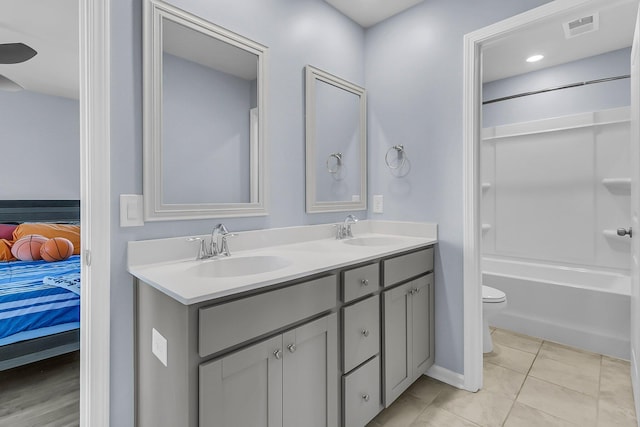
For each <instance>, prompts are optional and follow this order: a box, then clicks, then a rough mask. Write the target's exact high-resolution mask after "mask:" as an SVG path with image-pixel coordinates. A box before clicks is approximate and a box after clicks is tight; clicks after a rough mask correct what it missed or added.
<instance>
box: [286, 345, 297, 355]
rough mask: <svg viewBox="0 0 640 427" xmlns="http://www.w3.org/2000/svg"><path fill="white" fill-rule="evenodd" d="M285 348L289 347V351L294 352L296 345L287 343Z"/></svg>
mask: <svg viewBox="0 0 640 427" xmlns="http://www.w3.org/2000/svg"><path fill="white" fill-rule="evenodd" d="M287 348H288V349H289V353H295V351H296V345H295V344H289V345H288V346H287Z"/></svg>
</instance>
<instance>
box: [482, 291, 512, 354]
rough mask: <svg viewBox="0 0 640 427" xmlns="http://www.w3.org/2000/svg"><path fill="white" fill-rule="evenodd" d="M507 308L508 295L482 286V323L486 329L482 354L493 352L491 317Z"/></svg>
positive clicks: (483, 332) (484, 330)
mask: <svg viewBox="0 0 640 427" xmlns="http://www.w3.org/2000/svg"><path fill="white" fill-rule="evenodd" d="M506 307H507V295H506V294H505V293H504V292H502V291H501V290H499V289H496V288H492V287H491V286H484V285H483V286H482V321H483V322H484V329H483V331H482V334H483V339H482V341H483V342H482V352H483V353H491V352H492V351H493V341H492V340H491V331H490V330H489V317H491V316H493V315H494V314H495V313H497V312H499V311H500V310H504V309H505V308H506Z"/></svg>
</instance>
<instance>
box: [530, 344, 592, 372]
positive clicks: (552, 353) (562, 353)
mask: <svg viewBox="0 0 640 427" xmlns="http://www.w3.org/2000/svg"><path fill="white" fill-rule="evenodd" d="M538 355H540V356H545V357H548V358H549V359H553V360H557V361H558V362H564V363H568V364H573V365H576V364H580V365H581V366H596V365H600V360H601V359H602V356H601V355H599V354H596V353H591V352H589V351H585V350H580V349H578V348H575V347H569V346H566V345H562V344H557V343H554V342H549V341H544V342H543V343H542V346H541V347H540V351H539V352H538Z"/></svg>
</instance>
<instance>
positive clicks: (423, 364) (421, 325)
mask: <svg viewBox="0 0 640 427" xmlns="http://www.w3.org/2000/svg"><path fill="white" fill-rule="evenodd" d="M411 283H412V287H411V290H410V294H411V319H412V321H411V332H412V334H411V336H412V338H413V339H412V341H413V354H412V357H411V358H412V369H413V380H414V381H415V380H416V379H418V377H419V376H420V375H422V374H424V373H425V372H426V371H427V369H428V368H429V367H430V366H431V365H432V364H433V360H434V354H433V353H434V351H433V350H434V346H433V333H432V325H433V310H432V309H431V307H433V274H428V275H426V276H424V277H421V278H419V279H416V280H414V281H413V282H411Z"/></svg>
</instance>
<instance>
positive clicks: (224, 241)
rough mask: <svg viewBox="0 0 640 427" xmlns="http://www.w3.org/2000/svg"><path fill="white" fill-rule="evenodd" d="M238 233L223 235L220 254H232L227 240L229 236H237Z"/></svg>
mask: <svg viewBox="0 0 640 427" xmlns="http://www.w3.org/2000/svg"><path fill="white" fill-rule="evenodd" d="M235 236H237V234H236V233H226V234H223V235H222V243H221V245H220V246H221V248H220V254H222V255H224V256H231V251H230V250H229V242H227V237H235Z"/></svg>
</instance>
